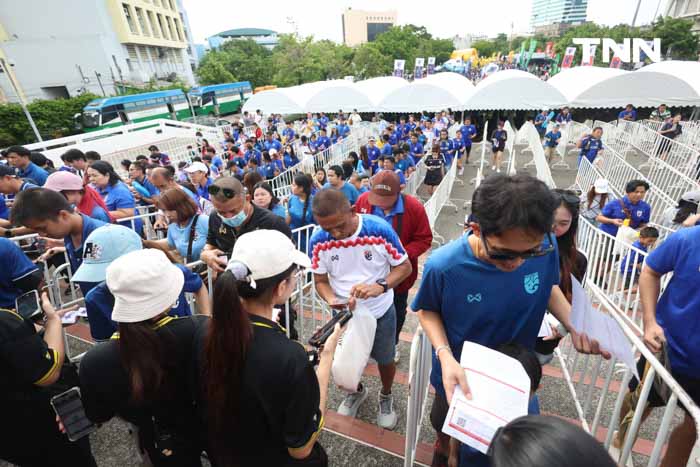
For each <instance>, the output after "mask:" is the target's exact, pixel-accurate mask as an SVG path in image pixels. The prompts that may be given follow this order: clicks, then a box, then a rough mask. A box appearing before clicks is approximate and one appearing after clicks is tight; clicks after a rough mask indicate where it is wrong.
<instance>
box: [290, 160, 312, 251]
mask: <svg viewBox="0 0 700 467" xmlns="http://www.w3.org/2000/svg"><path fill="white" fill-rule="evenodd" d="M311 183H312V182H311V177H310V176H309V175H306V174H298V175H297V176H296V177H294V181H293V182H292V196H290V197H289V201H288V202H287V224H288V225H289V228H290V229H292V230H294V229H298V228H299V227H304V226H306V225H309V224H313V223H314V215H313V213H312V212H311V203H312V201H313V196H312V195H311ZM292 239H293V240H294V244H295V245H297V249H299V250H300V251H304V252H307V253H308V251H307V250H308V242H307V235H306V232H299V233H293V237H292Z"/></svg>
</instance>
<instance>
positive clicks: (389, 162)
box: [382, 156, 406, 190]
mask: <svg viewBox="0 0 700 467" xmlns="http://www.w3.org/2000/svg"><path fill="white" fill-rule="evenodd" d="M383 167H384V168H383V169H382V170H388V171H389V172H394V173H395V174H396V175H397V176H398V177H399V185H400V186H401V189H402V190H403V189H404V188H406V177H405V176H404V175H403V171H402V170H401V169H397V168H396V159H394V157H393V156H384V162H383Z"/></svg>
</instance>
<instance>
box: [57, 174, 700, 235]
mask: <svg viewBox="0 0 700 467" xmlns="http://www.w3.org/2000/svg"><path fill="white" fill-rule="evenodd" d="M49 178H50V176H49ZM698 205H700V190H695V191H689V192H687V193H683V195H682V196H681V199H680V200H678V206H676V207H674V208H668V209H667V210H666V211H664V217H663V220H662V221H661V225H663V226H664V227H668V228H670V229H674V230H677V229H682V228H684V227H693V226H696V225H700V214H698Z"/></svg>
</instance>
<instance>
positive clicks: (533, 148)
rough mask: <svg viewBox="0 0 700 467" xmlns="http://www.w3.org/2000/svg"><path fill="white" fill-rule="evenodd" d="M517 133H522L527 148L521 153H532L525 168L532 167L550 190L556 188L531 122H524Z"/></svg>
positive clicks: (540, 142)
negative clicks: (525, 139)
mask: <svg viewBox="0 0 700 467" xmlns="http://www.w3.org/2000/svg"><path fill="white" fill-rule="evenodd" d="M518 133H523V134H524V135H525V137H526V138H527V145H528V147H527V149H525V150H523V152H525V151H529V152H532V160H531V161H530V162H528V163H527V164H525V167H528V166H531V165H534V166H535V168H536V169H537V178H539V179H540V180H542V181H543V182H544V183H546V184H547V186H548V187H550V188H554V187H556V184H555V183H554V179H553V178H552V172H551V170H549V164H547V159H546V158H545V157H544V149H543V148H542V141H541V140H540V134H539V133H538V132H537V129H536V128H535V125H533V124H532V123H531V122H525V123H524V124H523V126H521V127H520V130H518Z"/></svg>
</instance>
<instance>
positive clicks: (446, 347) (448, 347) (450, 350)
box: [435, 344, 452, 360]
mask: <svg viewBox="0 0 700 467" xmlns="http://www.w3.org/2000/svg"><path fill="white" fill-rule="evenodd" d="M441 350H448V351H449V352H450V353H452V349H451V348H450V346H449V345H447V344H445V345H441V346H439V347H438V348H437V349H435V358H437V359H438V360H440V351H441Z"/></svg>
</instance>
